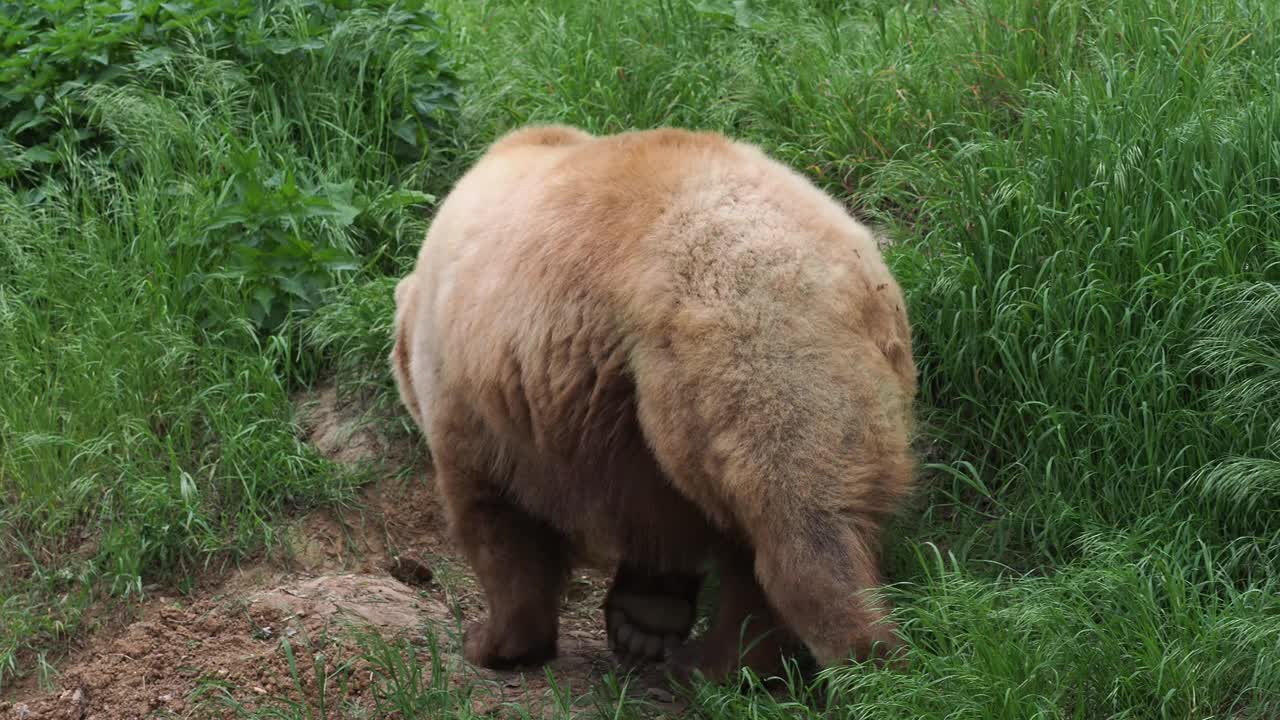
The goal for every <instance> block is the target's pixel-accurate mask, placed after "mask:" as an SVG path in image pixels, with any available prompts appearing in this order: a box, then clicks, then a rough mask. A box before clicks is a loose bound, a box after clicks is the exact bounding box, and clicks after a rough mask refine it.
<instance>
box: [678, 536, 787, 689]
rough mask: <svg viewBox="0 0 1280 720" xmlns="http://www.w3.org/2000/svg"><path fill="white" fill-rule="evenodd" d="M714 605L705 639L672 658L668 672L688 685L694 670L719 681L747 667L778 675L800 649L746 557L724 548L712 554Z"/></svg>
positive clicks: (764, 674)
mask: <svg viewBox="0 0 1280 720" xmlns="http://www.w3.org/2000/svg"><path fill="white" fill-rule="evenodd" d="M716 568H717V570H718V574H719V580H720V592H719V605H718V608H717V610H716V615H715V618H714V620H713V622H712V623H711V628H710V629H709V630H708V631H707V634H706V635H705V636H704V637H703V638H702V639H701V640H700V642H698V643H697V644H695V645H691V646H689V647H686V648H684V649H682V650H681V651H679V652H678V653H675V654H673V656H672V663H671V664H672V666H673V667H672V671H673V674H674V675H675V676H676V678H677V679H678V680H687V679H688V678H689V677H690V676H691V675H692V672H693V671H694V670H696V671H698V672H699V673H701V674H702V675H703V676H704V677H705V678H706V679H707V680H710V681H712V682H722V681H724V680H727V679H728V678H729V677H731V676H732V675H735V674H737V672H738V670H739V669H740V668H742V667H749V668H751V669H752V671H754V672H755V673H756V675H758V676H760V677H761V678H765V679H767V678H769V677H771V676H776V675H778V674H780V673H781V672H782V670H783V661H784V659H785V658H786V657H788V656H791V655H794V654H796V653H797V652H798V651H799V650H800V649H801V644H800V642H799V639H798V638H796V636H795V634H794V633H792V632H791V631H790V630H789V629H788V628H787V627H786V626H785V625H784V624H783V623H782V622H781V621H780V620H779V619H778V615H777V613H775V612H774V610H773V608H772V607H770V605H769V601H768V599H767V598H766V597H765V594H764V590H763V589H762V588H761V587H760V583H759V582H757V581H756V577H755V573H754V571H753V570H752V562H751V553H750V551H748V550H744V549H742V548H725V549H723V550H722V551H721V552H719V553H717V563H716Z"/></svg>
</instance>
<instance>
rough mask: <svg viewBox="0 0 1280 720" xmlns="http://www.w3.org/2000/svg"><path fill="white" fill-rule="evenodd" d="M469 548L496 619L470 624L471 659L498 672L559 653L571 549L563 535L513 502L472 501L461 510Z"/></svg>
mask: <svg viewBox="0 0 1280 720" xmlns="http://www.w3.org/2000/svg"><path fill="white" fill-rule="evenodd" d="M455 519H456V525H455V527H457V528H458V530H459V533H458V534H459V536H460V537H459V539H460V540H461V543H462V547H463V552H464V554H465V555H466V557H467V560H468V562H469V563H470V564H471V567H472V568H473V569H474V570H475V572H476V575H478V576H479V578H480V584H481V586H483V588H484V594H485V600H486V602H487V604H488V609H489V615H488V617H487V618H486V619H485V620H483V621H481V622H478V623H475V624H473V625H471V626H470V627H468V628H467V632H466V643H465V648H464V656H465V657H466V659H467V662H470V663H472V664H475V665H480V666H483V667H487V668H492V669H494V670H507V669H511V668H514V667H519V666H527V665H540V664H542V663H544V662H546V661H548V660H550V659H552V658H554V657H555V656H556V636H557V634H558V630H559V611H560V608H559V604H560V596H561V594H562V592H563V590H564V586H565V582H566V579H567V577H568V552H567V548H566V547H565V543H564V540H563V539H562V538H561V537H560V535H559V533H557V532H555V531H554V530H552V529H551V528H549V527H547V526H546V525H545V524H544V523H542V522H540V521H538V520H536V519H534V518H533V517H531V516H529V515H527V514H526V513H524V512H523V511H521V510H519V509H517V508H515V507H513V506H511V505H507V504H505V503H500V502H481V503H472V504H470V505H468V506H467V507H466V508H461V509H460V511H459V512H457V513H456V515H455Z"/></svg>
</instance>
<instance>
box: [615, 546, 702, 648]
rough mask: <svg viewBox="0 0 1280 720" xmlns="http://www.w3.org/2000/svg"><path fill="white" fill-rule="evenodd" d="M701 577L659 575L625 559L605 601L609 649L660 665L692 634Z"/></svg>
mask: <svg viewBox="0 0 1280 720" xmlns="http://www.w3.org/2000/svg"><path fill="white" fill-rule="evenodd" d="M701 587H702V576H701V575H700V574H697V573H693V572H657V571H653V570H649V569H646V568H644V567H641V566H639V565H636V564H633V563H629V562H627V561H625V560H624V561H623V562H622V564H621V565H619V566H618V571H617V573H616V574H615V575H614V578H613V584H612V585H611V586H610V587H609V594H608V595H607V596H606V597H605V601H604V612H605V632H606V634H607V635H608V637H609V649H610V650H612V651H613V652H614V653H616V654H617V655H618V656H620V657H622V658H624V659H626V660H633V661H651V662H652V661H658V660H661V659H662V658H663V657H664V656H666V655H667V654H669V653H671V652H672V651H674V650H676V649H677V648H679V647H680V646H681V645H682V644H683V643H684V641H685V640H686V639H688V637H689V632H690V631H691V630H693V622H694V620H695V619H696V618H697V614H698V590H699V589H700V588H701Z"/></svg>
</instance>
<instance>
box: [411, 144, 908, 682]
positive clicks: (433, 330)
mask: <svg viewBox="0 0 1280 720" xmlns="http://www.w3.org/2000/svg"><path fill="white" fill-rule="evenodd" d="M396 332H397V337H396V344H395V349H394V351H393V352H392V358H391V359H392V366H393V368H394V370H395V375H396V379H397V383H398V386H399V389H400V393H401V397H402V399H403V401H404V403H405V405H406V407H408V409H409V411H410V413H411V414H412V416H413V418H414V420H415V421H416V422H417V423H418V424H419V426H420V427H421V428H422V429H423V431H424V433H425V434H426V436H427V438H428V441H429V444H430V446H431V448H432V453H433V456H434V458H435V462H436V469H437V477H438V484H439V488H440V491H441V494H442V496H443V498H444V501H445V505H446V508H447V511H448V513H449V516H450V520H451V524H452V526H453V528H454V529H455V531H456V533H457V535H458V539H459V541H460V543H461V546H462V548H463V551H464V553H465V554H466V556H467V558H468V561H469V562H470V563H471V564H472V566H473V568H474V569H475V571H476V573H477V575H478V576H479V578H480V581H481V583H482V585H483V586H484V589H485V593H486V597H487V600H488V606H489V607H488V610H489V616H488V618H487V620H485V621H484V622H482V623H479V624H477V625H476V626H475V627H473V628H471V629H469V630H468V634H467V641H466V656H467V658H468V660H470V661H472V662H475V663H478V664H483V665H487V666H491V667H503V666H510V665H516V664H521V663H527V662H539V661H541V660H544V659H546V658H548V657H550V656H552V655H554V654H555V648H556V632H557V620H556V614H557V610H558V602H559V595H560V593H561V591H562V590H563V583H564V580H565V577H566V574H567V572H568V569H569V566H570V564H571V562H572V559H571V558H572V556H573V552H574V548H575V547H583V546H585V547H587V548H588V549H590V550H591V551H593V552H603V553H604V554H607V555H609V556H611V557H615V558H618V559H619V564H620V568H619V574H618V578H617V581H616V582H615V587H614V589H613V591H612V592H611V596H610V604H609V606H608V608H607V614H608V620H609V622H610V639H611V642H612V643H614V645H615V647H616V648H617V649H618V650H619V652H620V653H621V654H623V655H631V656H638V657H647V658H655V657H660V656H663V655H668V656H671V657H673V658H675V659H677V660H681V661H683V662H685V663H687V664H689V665H691V666H694V667H696V668H698V669H700V670H702V671H704V672H705V673H707V674H708V675H711V676H713V677H722V676H724V675H725V674H727V673H730V672H732V671H733V669H734V668H736V667H737V666H738V663H739V662H742V661H744V658H742V657H740V656H739V655H738V652H737V651H738V649H739V648H738V641H739V637H740V635H739V632H740V629H741V626H742V625H743V623H744V622H746V621H747V620H748V618H750V619H751V622H753V623H755V625H754V626H753V627H755V628H757V629H759V630H760V632H769V638H771V639H769V640H767V641H766V642H765V643H764V644H763V645H760V646H757V648H756V649H755V650H753V651H752V652H751V653H748V654H747V656H746V657H745V662H747V663H748V664H751V665H753V666H755V667H757V668H758V669H766V670H767V669H771V668H772V667H774V666H773V665H772V663H773V662H774V661H775V660H776V656H777V654H778V652H779V650H781V649H785V648H786V647H788V646H789V645H792V644H794V643H795V641H796V639H797V638H798V640H799V641H802V642H803V643H804V644H805V645H807V646H808V648H809V649H810V650H811V651H812V652H813V654H814V656H815V658H816V659H817V660H818V661H819V662H820V663H822V664H824V665H830V664H833V663H837V662H840V661H842V660H845V659H847V658H848V657H849V656H850V655H851V654H853V655H857V656H860V657H866V656H867V655H868V654H869V653H870V652H871V644H872V643H873V642H881V643H884V644H885V645H893V644H894V642H895V640H894V636H893V634H892V632H891V627H890V626H889V624H888V623H887V622H881V621H882V620H883V619H884V616H885V608H884V607H883V606H882V605H881V604H880V603H879V602H878V601H876V600H875V599H873V598H871V597H868V596H866V595H865V593H866V591H869V590H873V589H874V588H875V587H876V586H877V585H878V583H879V578H878V574H877V569H876V568H877V560H876V556H877V554H878V547H877V537H878V534H879V528H880V527H881V525H882V523H883V522H884V520H885V519H886V518H887V517H888V516H889V515H890V514H891V513H893V512H894V511H895V510H896V509H897V508H898V507H899V505H900V504H901V501H902V500H903V498H904V496H905V495H906V494H907V493H908V492H909V490H910V488H911V482H912V471H913V465H912V458H911V454H910V451H909V435H910V423H911V415H912V402H913V399H914V396H915V393H916V370H915V365H914V363H913V360H912V353H911V337H910V330H909V327H908V322H907V315H906V309H905V303H904V302H903V297H902V293H901V291H900V289H899V286H898V284H897V283H896V282H895V280H894V278H893V277H892V276H891V274H890V272H889V270H888V268H887V267H886V266H885V264H884V262H883V261H882V259H881V257H880V253H879V250H878V248H877V245H876V243H875V241H874V239H873V237H872V235H871V233H870V232H869V231H868V230H867V229H866V228H864V227H863V226H862V225H860V224H858V223H857V222H855V221H854V220H853V219H851V218H850V217H849V216H848V215H847V214H846V213H845V211H844V209H843V208H842V207H840V206H839V205H838V204H837V203H835V202H834V201H833V200H832V199H831V198H829V197H828V196H827V195H826V194H824V193H823V192H821V191H820V190H818V189H817V188H815V187H814V186H813V185H812V184H810V183H809V182H807V181H806V180H805V179H803V178H802V177H801V176H799V175H798V174H796V173H794V172H792V171H790V170H788V169H787V168H785V167H784V166H782V165H781V164H779V163H777V162H775V161H773V160H771V159H769V158H767V157H766V156H765V155H764V154H763V153H762V152H760V151H759V150H758V149H756V148H755V147H753V146H750V145H747V144H744V143H739V142H733V141H730V140H728V139H726V138H724V137H722V136H719V135H716V134H711V133H692V132H686V131H682V130H673V129H665V130H653V131H645V132H632V133H624V134H620V135H614V136H609V137H599V138H596V137H592V136H590V135H588V134H586V133H583V132H581V131H578V130H575V129H572V128H565V127H555V126H553V127H536V128H526V129H523V130H519V131H516V132H514V133H512V134H510V135H508V136H506V137H504V138H502V139H501V140H499V141H498V142H497V143H495V144H494V145H493V146H492V147H491V148H490V150H489V151H488V153H487V154H486V155H485V156H484V157H483V158H482V159H481V160H480V161H479V162H478V163H477V164H476V165H475V166H474V167H473V168H472V169H471V170H470V171H469V172H468V173H467V174H466V175H465V176H464V177H463V178H462V179H461V180H460V181H459V182H458V184H457V186H456V187H455V188H454V190H453V191H452V192H451V193H450V195H449V196H448V198H446V200H445V201H444V203H443V204H442V206H441V207H440V210H439V213H438V215H437V216H436V218H435V220H434V222H433V224H432V226H431V230H430V232H429V233H428V235H427V238H426V241H425V242H424V244H423V246H422V249H421V252H420V254H419V256H418V264H417V267H416V268H415V270H414V272H413V273H412V274H411V275H409V276H408V277H406V278H405V279H404V280H403V281H401V283H400V285H399V286H398V287H397V290H396ZM713 557H714V559H715V562H716V563H717V565H718V567H719V568H720V570H721V575H722V590H721V607H720V611H719V613H718V614H717V618H716V621H715V623H713V627H712V629H711V631H710V632H709V633H708V636H707V637H706V638H705V639H704V642H703V644H702V645H701V646H700V647H691V648H684V649H679V646H680V644H681V643H682V641H683V640H684V637H685V636H687V634H688V626H687V623H686V622H685V621H686V619H687V618H686V615H687V614H688V612H687V611H691V610H690V609H689V607H688V606H689V604H691V603H692V597H691V595H690V592H691V591H690V588H693V590H692V593H693V595H696V587H697V579H698V578H699V577H700V573H701V572H702V569H703V566H704V564H705V563H706V562H707V561H708V559H709V558H713ZM673 603H674V604H673ZM666 608H674V609H671V610H667V609H666ZM690 622H691V621H690ZM761 648H763V649H761Z"/></svg>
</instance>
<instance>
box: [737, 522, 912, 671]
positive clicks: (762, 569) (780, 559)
mask: <svg viewBox="0 0 1280 720" xmlns="http://www.w3.org/2000/svg"><path fill="white" fill-rule="evenodd" d="M792 517H802V518H803V522H801V523H799V524H796V525H789V526H782V525H779V526H778V527H775V528H774V529H773V532H770V533H769V534H768V535H767V539H766V537H762V538H761V540H760V541H759V542H758V543H757V545H756V548H757V555H756V562H755V566H756V574H757V577H759V579H760V581H761V586H762V587H763V588H764V591H765V593H766V594H767V596H768V598H769V602H770V604H771V605H772V606H773V607H774V608H776V609H777V612H778V614H779V615H780V616H781V617H782V618H784V619H785V621H786V622H787V624H788V626H789V627H791V628H792V629H793V630H794V631H795V632H796V634H797V635H799V636H800V637H801V638H802V639H803V640H804V641H805V643H806V644H807V645H808V646H809V647H810V648H811V649H812V650H813V651H814V655H815V656H816V659H817V660H818V661H819V662H820V663H822V664H823V665H824V666H830V665H833V664H838V663H840V662H843V661H844V660H845V659H847V658H848V657H849V655H852V656H853V657H854V658H855V659H857V660H859V661H862V660H868V659H873V658H876V659H885V658H888V657H889V656H890V655H892V654H893V653H894V651H895V650H896V649H897V648H898V647H899V646H900V644H901V643H900V641H899V640H898V638H897V636H896V634H895V630H896V628H895V626H894V625H893V624H892V623H891V622H889V621H888V620H887V616H888V608H887V606H886V605H885V604H884V603H882V602H881V601H879V600H878V599H875V598H873V597H871V596H870V595H869V593H870V592H871V591H874V590H876V589H877V586H878V584H879V573H878V570H877V562H876V542H875V538H876V534H877V532H878V530H879V527H878V523H875V522H874V521H872V520H871V519H869V518H865V517H861V518H859V517H850V516H845V515H840V514H837V513H823V512H812V511H811V512H810V513H809V514H808V515H807V516H806V515H800V514H797V515H793V516H792ZM837 598H839V599H840V600H839V601H837V600H836V599H837Z"/></svg>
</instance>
